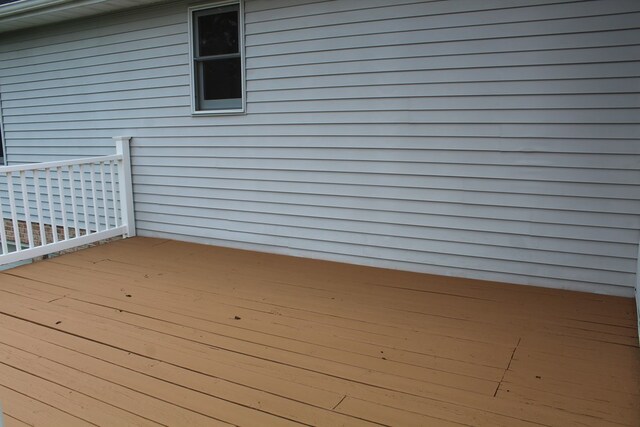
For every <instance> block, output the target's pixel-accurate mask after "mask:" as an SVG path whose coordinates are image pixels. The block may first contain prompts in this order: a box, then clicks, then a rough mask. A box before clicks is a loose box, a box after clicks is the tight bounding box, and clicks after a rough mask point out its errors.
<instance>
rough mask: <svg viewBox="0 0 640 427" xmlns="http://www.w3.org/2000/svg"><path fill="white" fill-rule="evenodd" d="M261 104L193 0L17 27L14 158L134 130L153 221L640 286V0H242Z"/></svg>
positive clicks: (6, 111) (1, 51)
mask: <svg viewBox="0 0 640 427" xmlns="http://www.w3.org/2000/svg"><path fill="white" fill-rule="evenodd" d="M245 11H246V15H245V20H246V25H245V31H246V74H247V83H246V84H247V94H246V96H247V113H246V114H245V115H229V116H207V117H192V116H191V114H190V83H189V63H188V62H189V60H188V58H189V55H188V34H187V2H173V3H169V4H166V5H160V6H153V7H150V8H146V9H140V10H136V11H128V12H126V13H119V14H114V15H109V16H103V17H97V18H95V19H86V20H82V21H74V22H71V23H64V24H59V25H53V26H49V27H41V28H37V29H31V30H26V31H21V32H17V33H10V34H8V35H3V37H2V39H0V93H1V96H2V116H3V120H4V126H5V128H4V130H5V137H6V148H7V155H8V159H9V162H10V163H20V162H34V161H46V160H58V159H64V158H69V157H79V156H87V155H99V154H107V153H111V152H112V151H113V147H112V142H111V137H112V136H115V135H130V136H133V141H132V156H133V158H132V163H133V174H134V192H135V193H134V199H135V207H136V217H137V226H138V234H139V235H143V236H159V237H168V238H175V239H181V240H189V241H196V242H204V243H209V244H217V245H223V246H231V247H239V248H247V249H257V250H262V251H269V252H277V253H284V254H292V255H299V256H309V257H316V258H324V259H332V260H338V261H346V262H353V263H358V264H368V265H376V266H382V267H391V268H398V269H406V270H413V271H421V272H429V273H436V274H445V275H455V276H462V277H474V278H480V279H488V280H495V281H506V282H514V283H522V284H536V285H542V286H551V287H558V288H569V289H577V290H585V291H594V292H601V293H609V294H616V295H625V296H631V295H633V292H634V291H633V290H634V286H635V281H636V268H637V256H638V241H639V237H640V235H639V232H638V230H639V228H640V221H639V217H638V212H640V186H639V185H638V184H639V183H640V169H639V165H640V144H639V141H638V139H639V136H640V127H639V126H638V118H639V117H640V116H639V111H640V95H639V93H640V62H639V60H640V2H638V1H634V0H629V1H621V0H603V1H586V2H575V1H553V0H489V1H482V2H480V1H475V0H460V1H455V0H451V1H417V0H370V1H366V2H365V1H360V0H337V1H300V0H247V1H246V2H245Z"/></svg>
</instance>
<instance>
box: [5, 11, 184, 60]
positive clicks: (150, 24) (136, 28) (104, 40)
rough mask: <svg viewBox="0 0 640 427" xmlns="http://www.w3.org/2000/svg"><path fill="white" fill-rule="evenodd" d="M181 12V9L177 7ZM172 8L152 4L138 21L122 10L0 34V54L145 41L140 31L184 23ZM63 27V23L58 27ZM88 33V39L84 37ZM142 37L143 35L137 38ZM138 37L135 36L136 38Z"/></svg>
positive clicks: (22, 54) (32, 53)
mask: <svg viewBox="0 0 640 427" xmlns="http://www.w3.org/2000/svg"><path fill="white" fill-rule="evenodd" d="M180 9H182V8H180ZM176 10H177V9H176V5H167V6H163V5H157V4H156V5H154V6H153V7H150V8H146V9H145V10H144V12H143V13H144V20H140V19H139V16H140V11H137V12H136V13H132V11H124V12H120V13H114V14H111V15H109V18H108V19H104V17H87V18H83V19H80V20H75V21H73V26H72V27H63V26H60V27H58V28H57V30H52V28H49V30H50V31H44V32H34V31H29V30H27V31H22V32H17V33H9V34H3V39H6V41H7V42H8V43H7V44H3V45H1V46H0V53H1V54H2V57H3V58H4V57H5V55H7V57H8V58H15V57H21V56H29V55H37V54H38V52H39V49H38V47H39V46H41V45H46V46H47V51H49V52H51V53H54V52H59V53H63V52H66V51H70V50H76V49H84V48H85V47H93V46H100V45H102V44H110V43H121V42H126V41H129V40H130V39H131V38H135V37H138V38H146V36H145V35H144V33H143V31H146V30H152V31H154V30H157V29H159V28H162V27H165V26H169V25H174V24H179V23H180V24H183V25H184V23H185V18H184V16H181V15H180V14H178V13H175V12H176ZM62 25H66V24H62ZM86 32H91V36H92V37H86ZM139 34H143V36H139ZM136 35H138V36H136ZM40 53H42V52H40Z"/></svg>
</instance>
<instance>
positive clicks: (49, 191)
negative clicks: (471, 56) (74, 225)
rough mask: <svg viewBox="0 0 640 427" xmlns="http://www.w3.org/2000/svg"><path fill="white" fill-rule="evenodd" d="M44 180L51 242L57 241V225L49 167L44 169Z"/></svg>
mask: <svg viewBox="0 0 640 427" xmlns="http://www.w3.org/2000/svg"><path fill="white" fill-rule="evenodd" d="M44 177H45V182H46V184H47V200H48V202H49V219H51V237H52V238H53V243H58V227H57V225H56V207H55V206H54V204H53V188H52V187H51V169H50V168H46V169H45V170H44Z"/></svg>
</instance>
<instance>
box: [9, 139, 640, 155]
mask: <svg viewBox="0 0 640 427" xmlns="http://www.w3.org/2000/svg"><path fill="white" fill-rule="evenodd" d="M17 139H18V140H19V141H20V145H23V146H31V147H37V146H41V145H43V144H42V139H37V138H31V139H30V138H17ZM46 139H47V141H49V143H48V145H49V144H50V145H57V146H69V145H74V144H85V143H86V144H93V143H97V144H99V143H108V144H110V143H111V141H107V140H105V139H103V138H92V137H86V136H82V137H80V138H78V137H76V138H71V137H69V136H66V137H65V138H61V139H53V138H46ZM156 147H157V148H160V149H166V148H173V149H174V150H175V149H176V147H179V148H180V149H182V148H201V147H208V148H212V149H213V148H217V147H220V148H229V147H245V148H246V147H251V148H287V147H296V148H301V147H302V148H359V149H365V148H368V149H375V150H378V149H383V150H393V149H409V150H411V149H422V150H426V149H429V150H434V151H452V152H456V151H498V152H500V151H505V152H511V153H523V154H526V153H585V154H602V153H608V154H634V155H635V154H640V145H639V144H636V143H634V142H633V141H625V140H615V139H610V140H595V139H551V138H548V139H545V138H506V137H501V138H481V137H462V138H454V137H427V136H419V137H398V136H397V137H394V138H388V137H384V136H352V137H341V136H334V137H332V138H325V137H322V136H311V135H307V136H286V135H267V136H265V135H263V136H262V137H260V138H255V137H252V136H234V137H233V138H228V137H224V136H216V135H213V136H212V135H209V136H206V137H201V138H189V139H178V138H175V137H172V136H167V135H163V136H160V137H154V138H142V137H139V138H136V141H135V144H134V146H133V147H132V149H133V152H134V153H136V154H134V156H136V155H137V153H138V150H148V151H150V152H149V153H148V154H152V152H153V150H155V148H156ZM176 152H178V150H176ZM139 153H140V155H141V156H143V155H146V154H147V153H145V152H144V151H140V152H139Z"/></svg>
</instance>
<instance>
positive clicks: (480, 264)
mask: <svg viewBox="0 0 640 427" xmlns="http://www.w3.org/2000/svg"><path fill="white" fill-rule="evenodd" d="M140 216H141V218H140V220H141V221H142V222H143V223H144V222H155V223H159V224H162V225H163V227H166V229H167V232H168V233H174V234H185V235H192V236H202V235H207V234H209V233H211V234H210V236H211V237H214V236H215V238H218V239H219V238H221V237H222V236H224V235H225V234H227V233H230V232H235V233H242V234H244V235H245V237H244V238H243V239H236V241H237V242H243V241H247V240H248V241H250V242H252V241H255V240H256V237H257V239H258V240H260V242H258V243H261V244H269V245H277V246H290V247H294V248H296V247H297V248H301V246H302V248H303V249H307V250H314V249H315V250H318V249H319V248H320V247H326V248H330V247H335V246H336V244H337V245H338V246H339V245H344V246H345V248H346V249H347V254H348V255H354V254H356V253H357V254H360V255H361V256H362V255H363V256H365V257H376V256H379V255H384V259H388V260H402V261H404V262H414V263H419V264H429V265H434V266H441V267H456V266H457V265H459V264H460V261H461V260H462V259H464V260H465V261H464V262H465V263H468V265H469V267H470V269H472V270H477V271H493V270H490V268H491V266H492V265H493V266H499V269H498V271H500V272H507V273H510V274H516V275H521V274H522V275H531V276H537V277H546V278H560V279H564V280H575V281H579V282H588V283H603V284H608V285H615V284H616V283H620V282H621V281H622V282H624V281H629V280H631V279H632V277H635V274H630V273H629V274H627V273H617V272H606V271H602V270H597V269H595V268H594V269H584V268H571V267H567V266H551V265H546V264H542V265H541V264H537V263H533V262H529V261H528V260H524V261H513V260H501V262H500V263H497V264H498V265H496V263H488V262H487V260H488V259H490V258H485V257H476V256H474V255H470V254H469V253H468V251H464V252H465V255H460V254H449V253H442V252H440V250H439V249H436V248H434V249H433V252H431V251H429V250H423V248H422V247H420V246H416V244H415V242H413V241H411V240H410V239H409V240H406V241H405V240H404V239H397V240H396V238H394V239H382V238H380V241H377V242H376V241H367V240H365V237H364V236H362V235H355V234H351V233H337V232H336V233H327V234H320V233H317V232H315V233H311V234H309V233H308V232H307V233H305V232H304V231H303V230H299V229H296V228H294V227H277V226H267V225H257V226H253V225H252V224H248V223H238V222H235V221H233V222H229V221H226V222H221V223H219V224H218V226H219V227H220V228H216V227H215V226H213V227H211V226H210V225H208V226H206V227H197V226H194V225H193V224H192V223H191V222H190V221H189V218H187V217H175V216H168V215H162V214H155V215H154V217H153V219H151V218H147V216H145V215H144V214H142V213H141V214H140ZM158 218H163V219H164V220H163V221H158ZM143 227H144V225H143ZM280 236H287V237H280ZM222 238H223V237H222ZM283 240H284V241H283ZM400 240H401V241H402V242H403V243H405V244H406V246H402V245H399V244H398V243H399V241H400ZM412 243H413V244H412ZM320 252H324V251H323V250H322V249H320ZM363 252H364V253H363ZM338 253H340V252H338ZM471 253H473V251H471ZM396 257H398V258H396Z"/></svg>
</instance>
